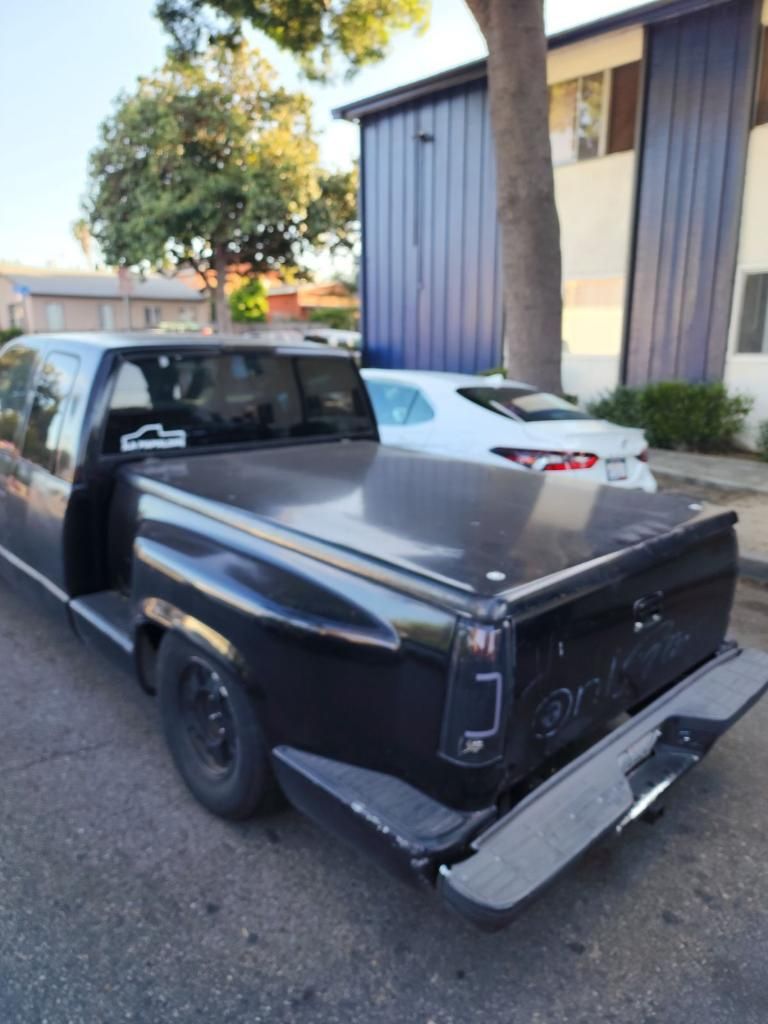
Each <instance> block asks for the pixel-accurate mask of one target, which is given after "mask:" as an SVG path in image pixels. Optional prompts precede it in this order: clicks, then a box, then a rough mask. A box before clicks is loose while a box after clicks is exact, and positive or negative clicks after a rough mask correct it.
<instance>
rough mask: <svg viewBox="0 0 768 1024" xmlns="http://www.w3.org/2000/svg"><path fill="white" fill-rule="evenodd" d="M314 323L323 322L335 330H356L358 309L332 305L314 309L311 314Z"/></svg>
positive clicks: (310, 317)
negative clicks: (333, 306)
mask: <svg viewBox="0 0 768 1024" xmlns="http://www.w3.org/2000/svg"><path fill="white" fill-rule="evenodd" d="M309 319H310V320H311V321H312V323H313V324H323V325H324V326H325V327H330V328H332V329H333V330H335V331H356V330H357V310H356V309H343V308H335V309H334V308H332V307H330V306H325V307H321V308H318V309H313V310H312V312H311V313H310V314H309Z"/></svg>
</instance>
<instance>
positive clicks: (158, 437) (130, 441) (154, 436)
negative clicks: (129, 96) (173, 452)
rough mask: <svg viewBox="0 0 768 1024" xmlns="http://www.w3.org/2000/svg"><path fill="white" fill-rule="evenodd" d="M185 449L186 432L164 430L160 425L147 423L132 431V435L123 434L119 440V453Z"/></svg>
mask: <svg viewBox="0 0 768 1024" xmlns="http://www.w3.org/2000/svg"><path fill="white" fill-rule="evenodd" d="M186 447H187V432H186V430H166V429H165V428H164V427H163V425H162V423H147V424H145V425H144V426H143V427H139V429H138V430H134V432H133V433H132V434H123V435H122V436H121V438H120V451H121V452H150V451H157V450H158V449H162V450H165V449H168V448H186Z"/></svg>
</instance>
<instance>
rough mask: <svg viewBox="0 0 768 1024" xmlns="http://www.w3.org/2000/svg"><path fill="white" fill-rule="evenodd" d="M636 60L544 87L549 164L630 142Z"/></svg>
mask: <svg viewBox="0 0 768 1024" xmlns="http://www.w3.org/2000/svg"><path fill="white" fill-rule="evenodd" d="M639 82H640V62H639V61H637V62H635V63H633V64H624V65H622V66H621V67H618V68H614V69H613V70H612V71H598V72H597V73H595V74H593V75H584V76H583V77H582V78H572V79H571V80H570V81H568V82H557V83H556V84H555V85H551V86H550V88H549V139H550V144H551V147H552V163H553V164H554V165H555V166H556V167H557V166H558V165H559V164H567V163H573V162H574V161H576V160H590V159H592V158H593V157H596V156H604V155H605V153H619V152H621V151H622V150H626V149H632V148H633V147H634V144H635V120H636V117H637V96H638V86H639Z"/></svg>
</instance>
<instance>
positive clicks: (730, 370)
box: [725, 0, 768, 445]
mask: <svg viewBox="0 0 768 1024" xmlns="http://www.w3.org/2000/svg"><path fill="white" fill-rule="evenodd" d="M763 19H764V20H765V21H766V23H768V0H765V3H764V7H763ZM767 184H768V124H761V125H758V126H757V127H756V128H753V129H752V131H751V132H750V136H749V149H748V151H747V175H746V180H745V184H744V203H743V206H742V211H741V234H740V236H739V254H738V260H737V265H736V281H735V286H734V295H733V310H732V314H731V329H730V337H729V345H728V356H727V358H726V364H725V380H726V383H727V384H728V386H729V387H731V388H734V389H737V390H739V391H743V392H745V393H747V394H750V395H752V396H753V397H754V399H755V408H754V410H753V412H752V415H751V417H750V420H749V424H748V427H747V431H746V434H745V437H744V441H745V442H746V443H747V444H749V445H753V444H754V441H755V434H756V429H757V425H758V423H760V421H761V420H768V353H765V354H744V355H740V354H739V353H738V352H737V351H736V345H737V340H738V328H739V320H740V318H741V306H742V300H743V297H744V282H745V279H746V275H747V274H748V273H750V272H751V273H754V272H762V273H768V187H767Z"/></svg>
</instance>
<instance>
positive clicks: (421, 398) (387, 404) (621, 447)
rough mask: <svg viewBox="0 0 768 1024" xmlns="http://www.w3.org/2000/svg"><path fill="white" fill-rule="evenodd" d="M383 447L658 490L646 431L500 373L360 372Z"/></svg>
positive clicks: (620, 485)
mask: <svg viewBox="0 0 768 1024" xmlns="http://www.w3.org/2000/svg"><path fill="white" fill-rule="evenodd" d="M362 373H363V377H364V378H365V383H366V386H367V388H368V393H369V395H370V396H371V402H372V404H373V408H374V411H375V413H376V419H377V421H378V425H379V434H380V436H381V440H382V441H383V442H384V444H391V445H395V446H396V447H398V448H415V449H417V450H418V451H425V452H434V453H436V454H439V455H450V456H453V457H454V458H461V459H469V460H471V461H480V462H488V463H492V464H493V465H499V466H501V465H506V466H510V467H512V468H515V469H522V470H528V471H547V472H558V473H561V474H562V475H563V476H574V477H576V476H577V477H578V478H579V479H585V480H593V481H595V482H596V483H602V484H612V485H613V486H615V487H631V488H639V489H641V490H643V491H649V492H653V491H655V490H656V481H655V480H654V478H653V474H652V473H651V471H650V469H649V468H648V443H647V441H646V439H645V435H644V433H643V431H642V430H637V429H636V428H634V427H620V426H617V425H616V424H615V423H609V422H608V421H607V420H598V419H595V418H594V417H592V416H590V415H589V414H588V413H586V412H584V411H583V410H581V409H579V408H577V407H576V406H575V405H572V404H571V403H570V402H567V401H565V400H564V399H562V398H558V397H557V396H556V395H550V394H547V393H546V392H543V391H538V390H537V389H536V388H533V387H530V386H529V385H527V384H521V383H518V382H517V381H513V380H506V379H505V378H504V377H502V376H501V375H495V376H492V377H475V376H470V375H469V374H459V373H437V372H429V371H421V370H372V369H365V370H363V371H362Z"/></svg>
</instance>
